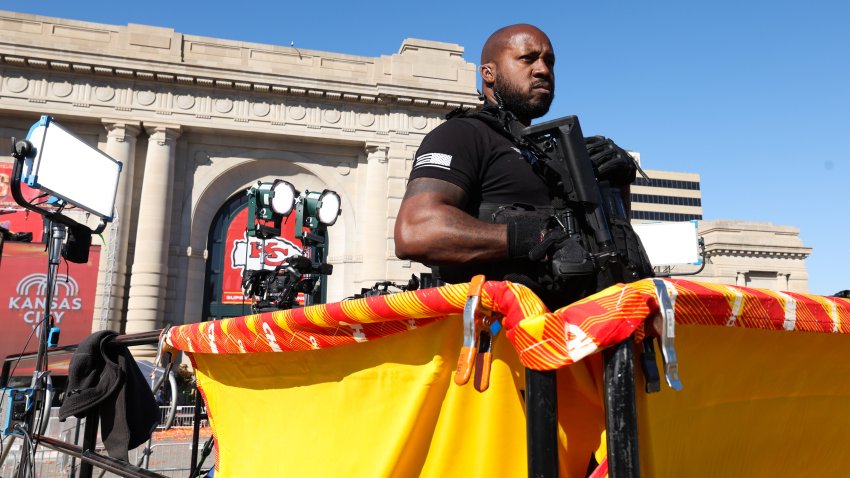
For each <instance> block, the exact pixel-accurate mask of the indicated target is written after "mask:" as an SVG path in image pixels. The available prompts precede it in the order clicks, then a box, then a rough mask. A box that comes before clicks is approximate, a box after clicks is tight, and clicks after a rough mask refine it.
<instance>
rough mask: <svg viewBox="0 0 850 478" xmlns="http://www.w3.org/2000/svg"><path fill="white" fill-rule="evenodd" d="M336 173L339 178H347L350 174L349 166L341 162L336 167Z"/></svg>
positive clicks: (345, 162)
mask: <svg viewBox="0 0 850 478" xmlns="http://www.w3.org/2000/svg"><path fill="white" fill-rule="evenodd" d="M336 172H338V173H339V174H340V176H348V175H349V174H350V173H351V164H349V163H348V162H347V161H341V162H340V163H339V164H337V165H336Z"/></svg>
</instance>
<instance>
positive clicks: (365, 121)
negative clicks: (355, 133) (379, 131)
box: [357, 113, 375, 128]
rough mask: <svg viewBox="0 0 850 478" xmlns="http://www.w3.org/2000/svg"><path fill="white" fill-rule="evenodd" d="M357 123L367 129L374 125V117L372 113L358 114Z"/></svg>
mask: <svg viewBox="0 0 850 478" xmlns="http://www.w3.org/2000/svg"><path fill="white" fill-rule="evenodd" d="M357 121H358V122H359V123H360V126H363V127H366V128H368V127H369V126H372V125H373V124H375V115H373V114H372V113H360V114H359V115H357Z"/></svg>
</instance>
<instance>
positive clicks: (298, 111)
mask: <svg viewBox="0 0 850 478" xmlns="http://www.w3.org/2000/svg"><path fill="white" fill-rule="evenodd" d="M287 114H288V115H289V117H290V118H292V119H294V120H301V119H304V117H305V116H307V110H306V109H304V107H303V106H290V107H289V111H287Z"/></svg>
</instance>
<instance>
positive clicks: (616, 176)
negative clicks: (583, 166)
mask: <svg viewBox="0 0 850 478" xmlns="http://www.w3.org/2000/svg"><path fill="white" fill-rule="evenodd" d="M584 142H585V144H586V145H587V154H588V156H590V162H592V163H593V170H594V172H595V173H596V179H597V180H599V181H608V182H610V183H611V185H612V186H615V187H622V186H625V185H627V184H631V183H632V181H634V180H635V174H636V173H637V163H636V162H635V160H634V158H632V156H631V155H630V154H629V153H627V152H626V150H624V149H623V148H621V147H619V146H617V145H616V144H615V143H614V142H613V141H611V140H610V139H608V138H606V137H604V136H591V137H589V138H584Z"/></svg>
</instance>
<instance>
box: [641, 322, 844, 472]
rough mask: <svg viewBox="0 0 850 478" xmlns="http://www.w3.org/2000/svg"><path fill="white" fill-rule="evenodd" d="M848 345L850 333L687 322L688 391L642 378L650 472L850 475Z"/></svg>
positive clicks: (683, 334) (681, 340)
mask: <svg viewBox="0 0 850 478" xmlns="http://www.w3.org/2000/svg"><path fill="white" fill-rule="evenodd" d="M848 350H850V336H848V335H845V334H813V333H788V332H776V331H770V330H754V329H742V328H738V327H735V328H732V327H701V326H698V325H686V326H682V327H679V328H678V329H677V330H676V352H677V354H678V356H679V375H680V377H681V379H682V385H683V387H684V388H683V390H681V391H679V392H676V391H673V390H670V389H669V388H667V386H666V385H662V388H661V392H659V393H654V394H650V395H647V394H645V393H643V392H642V390H643V386H644V385H643V383H639V384H638V386H637V389H638V394H637V399H638V418H639V425H638V429H639V431H640V447H641V454H640V459H641V468H642V469H643V476H647V477H694V478H701V477H724V478H725V477H747V478H758V477H764V478H784V477H787V478H797V477H827V476H828V477H839V476H850V453H848V452H847V443H850V413H847V404H848V403H850V360H848ZM638 377H639V379H640V380H642V374H638ZM662 380H663V378H662Z"/></svg>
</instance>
